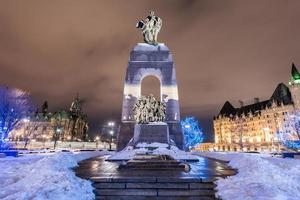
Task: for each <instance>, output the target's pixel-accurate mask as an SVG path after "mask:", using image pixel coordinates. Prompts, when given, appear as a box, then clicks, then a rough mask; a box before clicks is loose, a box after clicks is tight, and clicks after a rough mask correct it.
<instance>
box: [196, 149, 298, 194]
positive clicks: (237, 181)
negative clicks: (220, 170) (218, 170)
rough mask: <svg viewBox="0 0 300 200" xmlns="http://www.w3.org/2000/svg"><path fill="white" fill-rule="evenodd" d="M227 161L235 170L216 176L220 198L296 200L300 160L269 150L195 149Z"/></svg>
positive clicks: (208, 155)
mask: <svg viewBox="0 0 300 200" xmlns="http://www.w3.org/2000/svg"><path fill="white" fill-rule="evenodd" d="M195 154H197V155H201V156H206V157H211V158H216V159H220V160H223V161H229V165H230V166H231V167H233V168H236V169H238V174H237V175H235V176H230V177H227V178H225V179H219V180H217V181H216V184H217V190H218V192H217V195H218V196H219V197H221V198H222V199H223V200H240V199H243V200H299V199H300V160H299V159H290V158H285V159H283V158H276V157H272V156H270V155H268V154H248V153H220V152H195Z"/></svg>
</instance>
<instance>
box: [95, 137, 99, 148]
mask: <svg viewBox="0 0 300 200" xmlns="http://www.w3.org/2000/svg"><path fill="white" fill-rule="evenodd" d="M99 140H100V137H99V136H96V137H95V141H96V149H98V147H99Z"/></svg>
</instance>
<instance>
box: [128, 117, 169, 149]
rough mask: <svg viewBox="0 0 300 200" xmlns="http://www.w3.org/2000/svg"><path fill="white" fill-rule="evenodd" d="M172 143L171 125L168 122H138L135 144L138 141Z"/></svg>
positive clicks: (134, 138) (135, 130)
mask: <svg viewBox="0 0 300 200" xmlns="http://www.w3.org/2000/svg"><path fill="white" fill-rule="evenodd" d="M142 142H146V143H153V142H158V143H166V144H169V143H170V139H169V127H168V124H166V123H162V122H159V123H149V124H136V125H135V127H134V135H133V144H134V145H136V144H137V143H142Z"/></svg>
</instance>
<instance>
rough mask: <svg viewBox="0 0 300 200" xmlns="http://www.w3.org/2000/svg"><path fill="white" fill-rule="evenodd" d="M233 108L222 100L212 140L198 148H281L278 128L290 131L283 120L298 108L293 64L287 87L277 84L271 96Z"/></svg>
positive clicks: (299, 79)
mask: <svg viewBox="0 0 300 200" xmlns="http://www.w3.org/2000/svg"><path fill="white" fill-rule="evenodd" d="M240 103H241V106H240V107H238V108H235V107H234V106H233V105H232V104H230V103H229V102H228V101H227V102H225V104H224V106H223V107H222V109H221V111H220V113H219V114H218V116H216V117H215V118H214V121H213V126H214V133H215V143H205V144H201V145H199V146H198V147H197V148H196V149H198V150H202V151H203V150H210V151H241V150H243V151H264V150H267V151H272V150H276V151H280V150H282V148H284V147H283V146H281V143H280V141H279V138H278V135H277V133H278V131H281V132H291V131H293V130H291V129H292V126H290V125H289V124H288V123H286V121H287V120H288V119H289V116H290V115H292V114H293V113H294V111H296V110H299V108H300V106H299V105H300V74H299V73H298V71H297V69H296V67H295V65H294V64H293V66H292V76H291V79H290V82H289V87H287V86H286V85H285V84H283V83H280V84H279V85H278V86H277V87H276V89H275V91H274V93H273V95H272V96H271V98H270V99H268V100H266V101H262V102H259V100H258V99H257V98H256V99H255V102H254V103H253V104H250V105H245V106H244V105H243V104H242V102H240Z"/></svg>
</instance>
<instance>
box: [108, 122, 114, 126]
mask: <svg viewBox="0 0 300 200" xmlns="http://www.w3.org/2000/svg"><path fill="white" fill-rule="evenodd" d="M107 125H108V126H115V122H112V121H111V122H108V123H107Z"/></svg>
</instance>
